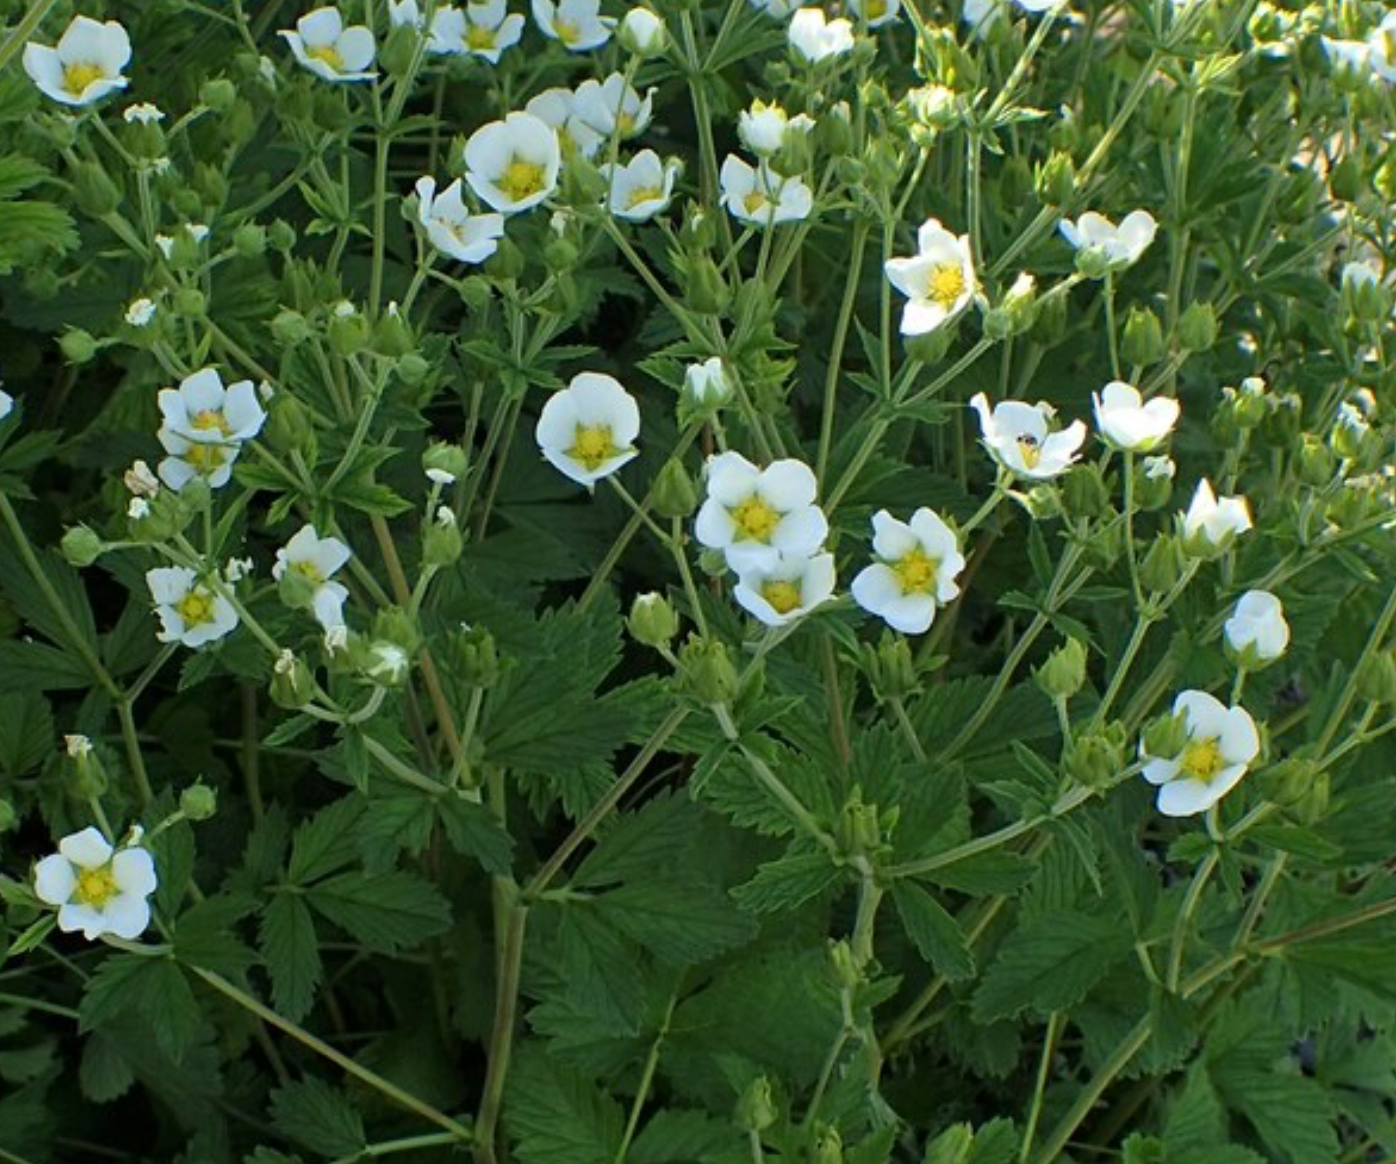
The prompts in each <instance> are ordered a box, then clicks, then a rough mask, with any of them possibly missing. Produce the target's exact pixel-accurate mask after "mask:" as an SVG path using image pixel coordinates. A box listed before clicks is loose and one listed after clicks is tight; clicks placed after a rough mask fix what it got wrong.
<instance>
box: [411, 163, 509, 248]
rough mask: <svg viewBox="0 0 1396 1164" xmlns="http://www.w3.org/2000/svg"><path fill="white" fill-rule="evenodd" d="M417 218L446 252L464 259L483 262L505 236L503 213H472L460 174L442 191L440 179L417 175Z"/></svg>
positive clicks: (436, 246)
mask: <svg viewBox="0 0 1396 1164" xmlns="http://www.w3.org/2000/svg"><path fill="white" fill-rule="evenodd" d="M417 221H418V222H420V223H421V224H422V229H423V230H425V231H426V232H427V238H428V239H429V240H430V241H431V245H432V246H434V247H435V248H436V249H437V250H438V251H440V252H441V253H442V254H443V255H449V256H450V257H451V258H453V259H457V260H459V261H460V262H462V263H483V262H484V261H485V260H486V259H488V258H489V257H490V256H491V255H492V254H494V252H495V251H496V250H498V249H499V240H500V239H501V238H503V237H504V216H503V215H502V214H471V213H470V211H469V210H467V209H466V206H465V200H464V199H463V198H462V197H461V185H460V179H459V178H457V179H456V180H455V181H454V182H452V183H451V184H450V185H449V186H447V187H446V189H444V190H443V191H441V193H440V194H439V195H438V194H437V193H436V179H435V178H431V177H425V178H418V179H417Z"/></svg>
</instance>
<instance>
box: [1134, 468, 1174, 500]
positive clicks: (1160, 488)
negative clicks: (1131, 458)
mask: <svg viewBox="0 0 1396 1164" xmlns="http://www.w3.org/2000/svg"><path fill="white" fill-rule="evenodd" d="M1177 471H1178V466H1177V465H1175V464H1174V463H1173V458H1172V457H1167V456H1160V457H1144V458H1143V459H1142V460H1140V461H1137V462H1135V465H1134V503H1135V505H1137V506H1138V507H1139V509H1140V511H1141V512H1143V513H1149V512H1152V511H1153V510H1155V509H1162V508H1163V507H1164V506H1165V505H1167V504H1168V499H1169V498H1170V497H1171V496H1172V495H1173V477H1174V474H1176V473H1177Z"/></svg>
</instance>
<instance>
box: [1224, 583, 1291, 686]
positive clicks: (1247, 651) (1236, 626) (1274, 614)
mask: <svg viewBox="0 0 1396 1164" xmlns="http://www.w3.org/2000/svg"><path fill="white" fill-rule="evenodd" d="M1225 629H1226V644H1227V646H1229V647H1230V648H1231V649H1232V650H1233V651H1235V652H1236V655H1237V657H1238V658H1239V659H1240V660H1241V665H1242V666H1244V667H1248V668H1251V669H1255V668H1256V667H1257V665H1263V664H1265V663H1273V662H1274V661H1275V660H1276V659H1278V658H1279V657H1280V656H1281V655H1283V654H1284V653H1285V648H1286V647H1287V646H1289V623H1287V622H1285V608H1284V605H1283V604H1282V603H1281V602H1280V600H1279V599H1278V598H1276V597H1275V596H1274V595H1273V594H1271V593H1270V592H1269V591H1268V590H1247V591H1246V592H1245V593H1244V594H1243V595H1241V598H1240V600H1239V601H1238V602H1237V603H1236V610H1235V611H1234V612H1233V613H1232V615H1231V617H1230V618H1228V619H1227V620H1226V628H1225Z"/></svg>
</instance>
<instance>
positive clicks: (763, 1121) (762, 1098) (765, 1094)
mask: <svg viewBox="0 0 1396 1164" xmlns="http://www.w3.org/2000/svg"><path fill="white" fill-rule="evenodd" d="M776 1115H777V1112H776V1105H775V1100H774V1098H773V1097H772V1095H771V1081H770V1080H769V1079H767V1078H766V1077H765V1076H764V1075H761V1076H758V1077H757V1078H755V1079H753V1080H752V1081H751V1082H750V1083H749V1084H747V1088H746V1090H745V1091H744V1092H743V1093H742V1096H741V1098H740V1099H739V1100H738V1101H737V1123H738V1124H740V1125H741V1126H742V1127H743V1128H745V1129H746V1130H747V1131H749V1132H764V1131H765V1130H766V1129H767V1128H769V1127H770V1126H771V1125H772V1124H773V1123H775V1122H776Z"/></svg>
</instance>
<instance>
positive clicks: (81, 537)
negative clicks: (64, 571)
mask: <svg viewBox="0 0 1396 1164" xmlns="http://www.w3.org/2000/svg"><path fill="white" fill-rule="evenodd" d="M60 546H61V548H62V550H63V558H64V560H65V561H66V562H67V563H68V565H70V566H77V567H78V568H79V569H81V568H82V567H84V566H90V565H92V563H93V562H95V561H96V560H97V559H98V558H100V557H101V556H102V551H103V550H104V549H106V543H105V542H103V541H102V539H101V538H99V537H98V536H97V534H96V532H95V531H93V530H91V529H89V528H88V527H87V526H85V525H73V526H69V527H68V530H67V532H66V533H64V535H63V541H62V542H61V543H60Z"/></svg>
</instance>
